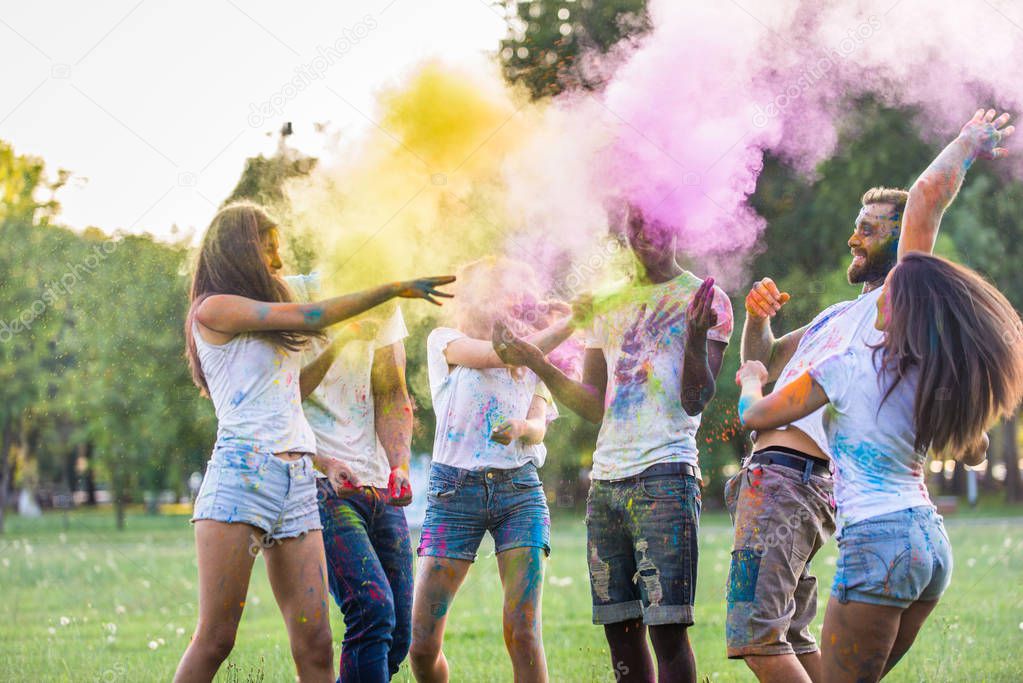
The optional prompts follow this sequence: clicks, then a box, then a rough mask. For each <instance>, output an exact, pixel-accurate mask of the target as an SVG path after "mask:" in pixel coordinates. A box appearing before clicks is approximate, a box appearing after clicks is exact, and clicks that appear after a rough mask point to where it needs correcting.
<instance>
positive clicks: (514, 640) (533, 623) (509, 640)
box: [497, 548, 547, 683]
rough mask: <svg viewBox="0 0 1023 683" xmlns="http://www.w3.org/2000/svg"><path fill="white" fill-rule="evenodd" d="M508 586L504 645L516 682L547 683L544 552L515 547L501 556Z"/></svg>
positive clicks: (503, 581)
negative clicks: (543, 617)
mask: <svg viewBox="0 0 1023 683" xmlns="http://www.w3.org/2000/svg"><path fill="white" fill-rule="evenodd" d="M497 568H498V571H499V572H500V574H501V584H502V585H503V586H504V644H505V646H507V648H508V654H509V655H510V656H511V660H512V670H513V671H514V672H515V683H529V682H532V681H536V682H537V683H546V681H547V658H546V656H545V654H544V651H543V635H542V626H541V624H542V619H541V614H540V612H541V609H540V607H541V605H540V599H541V596H542V595H543V569H544V551H543V549H542V548H513V549H511V550H506V551H504V552H503V553H499V554H498V555H497Z"/></svg>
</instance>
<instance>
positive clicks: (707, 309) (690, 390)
mask: <svg viewBox="0 0 1023 683" xmlns="http://www.w3.org/2000/svg"><path fill="white" fill-rule="evenodd" d="M713 304H714V278H712V277H709V278H707V279H706V280H704V281H703V283H702V284H701V285H700V287H699V289H697V290H696V293H695V294H694V295H693V298H692V301H690V302H689V306H687V307H686V350H685V353H684V355H683V357H682V396H681V399H682V409H683V410H685V411H686V414H688V415H699V414H700V413H702V412H703V409H704V408H705V407H706V406H707V404H708V403H710V399H712V398H713V397H714V392H715V391H717V384H716V380H717V376H718V373H719V372H720V371H721V358H722V356H724V353H725V348H727V346H728V345H727V344H725V343H724V342H720V341H710V342H708V341H707V331H708V330H709V329H710V328H712V327H714V326H715V325H717V321H718V317H717V313H716V312H715V311H714V307H713ZM708 347H709V348H708Z"/></svg>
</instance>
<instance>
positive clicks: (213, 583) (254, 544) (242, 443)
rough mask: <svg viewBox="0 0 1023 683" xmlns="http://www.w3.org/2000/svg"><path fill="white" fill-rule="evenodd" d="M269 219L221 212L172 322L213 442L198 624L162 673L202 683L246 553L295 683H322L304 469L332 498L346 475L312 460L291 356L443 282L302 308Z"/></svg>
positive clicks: (218, 659) (311, 511) (314, 511)
mask: <svg viewBox="0 0 1023 683" xmlns="http://www.w3.org/2000/svg"><path fill="white" fill-rule="evenodd" d="M278 239H279V238H278V233H277V224H276V223H275V221H273V220H272V219H271V218H270V217H269V216H268V215H267V214H266V212H265V211H263V210H262V209H261V208H260V207H258V206H256V205H253V204H248V203H242V204H235V205H232V206H228V207H226V208H224V209H222V210H221V211H220V212H219V213H218V214H217V215H216V216H215V217H214V218H213V221H212V223H211V224H210V227H209V229H208V230H207V232H206V235H205V237H204V239H203V243H202V247H201V249H200V252H199V259H198V263H197V265H196V268H195V274H194V276H193V279H192V290H191V296H190V299H191V307H190V309H189V312H188V317H187V320H186V323H185V338H186V340H187V355H188V361H189V365H190V367H191V370H192V377H193V379H194V380H195V383H196V385H198V386H199V388H200V389H201V390H202V391H203V393H204V394H206V395H208V396H209V397H210V399H211V400H212V401H213V405H214V409H215V411H216V414H217V441H216V444H215V445H214V449H213V455H212V457H211V458H210V461H209V464H208V465H207V468H206V476H205V477H204V478H203V483H202V488H201V489H200V492H199V495H198V498H197V499H196V503H195V511H194V515H193V518H192V521H193V522H194V523H195V540H196V553H197V555H198V565H199V618H198V623H197V625H196V629H195V634H194V635H193V637H192V641H191V643H190V644H189V646H188V649H187V650H185V654H184V656H183V657H182V659H181V662H180V664H179V665H178V670H177V673H176V674H175V677H174V680H175V681H210V680H212V679H213V676H214V675H215V674H216V672H217V669H218V668H219V667H220V664H221V663H222V662H223V661H224V659H225V658H226V657H227V655H228V654H229V653H230V651H231V649H232V647H233V645H234V639H235V634H236V632H237V629H238V622H239V620H240V619H241V614H242V609H243V607H244V605H245V597H246V593H247V591H248V585H249V577H250V574H251V572H252V565H253V562H254V560H255V556H256V555H257V554H258V553H259V551H260V550H262V551H263V556H264V558H265V561H266V569H267V575H268V576H269V578H270V584H271V586H272V588H273V591H274V596H275V598H276V599H277V604H278V606H279V607H280V610H281V614H282V615H283V617H284V621H285V624H286V625H287V629H288V638H289V640H290V643H291V652H292V656H293V657H294V660H295V666H296V668H297V671H298V676H299V679H300V680H302V681H333V680H334V676H333V663H332V659H333V650H332V643H331V633H330V620H329V612H328V607H327V596H328V594H327V588H326V567H325V564H324V552H323V538H322V536H321V531H320V530H321V525H320V516H319V511H318V508H317V502H316V484H315V481H314V478H313V471H312V468H313V467H314V466H315V467H316V468H317V469H319V470H320V471H322V472H323V473H324V474H326V475H327V476H328V478H329V479H330V481H331V483H332V484H333V485H334V486H335V487H336V488H337V490H338V492H339V493H345V492H347V491H348V490H350V489H348V488H346V487H345V483H347V482H348V481H349V480H350V471H349V470H348V468H347V467H346V466H345V465H344V464H343V463H342V462H341V461H340V460H337V459H335V458H330V457H322V456H317V455H315V450H316V449H315V447H316V440H315V437H314V435H313V432H312V430H311V429H310V427H309V423H308V422H306V419H305V415H304V414H303V412H302V400H301V395H300V389H299V378H300V374H301V358H300V354H298V353H297V351H299V350H300V349H301V348H302V347H303V346H304V344H305V343H306V341H307V340H308V339H309V338H310V337H314V336H317V335H318V334H320V330H322V329H323V328H325V327H327V326H329V325H332V324H334V323H337V322H340V321H342V320H345V319H346V318H350V317H352V316H354V315H358V314H359V313H362V312H363V311H366V310H368V309H370V308H372V307H374V306H376V305H378V304H381V303H383V302H385V301H387V300H389V299H392V298H394V297H405V298H420V299H426V300H427V301H430V302H431V303H438V302H437V301H436V300H435V299H434V297H447V296H450V295H448V294H444V293H443V292H439V291H437V290H436V289H435V288H436V287H438V286H440V285H443V284H447V283H449V282H452V281H453V279H454V278H451V277H437V278H424V279H421V280H412V281H408V282H399V283H393V284H388V285H382V286H380V287H375V288H373V289H368V290H365V291H362V292H358V293H355V294H348V295H345V296H339V297H335V298H332V299H326V300H323V301H317V302H313V303H309V304H299V303H294V302H292V297H291V293H290V291H289V289H288V287H287V285H286V284H285V283H284V281H283V280H281V278H280V277H279V276H278V271H279V270H280V269H281V267H282V264H281V259H280V255H279V254H278Z"/></svg>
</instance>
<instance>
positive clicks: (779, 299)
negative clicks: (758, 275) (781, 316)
mask: <svg viewBox="0 0 1023 683" xmlns="http://www.w3.org/2000/svg"><path fill="white" fill-rule="evenodd" d="M789 298H790V297H789V295H788V293H787V292H781V291H778V286H777V285H776V284H774V280H772V279H771V278H769V277H765V278H764V279H763V280H760V281H759V282H756V283H754V284H753V287H752V288H751V289H750V290H749V294H747V295H746V313H748V314H749V315H750V316H751V317H753V318H761V319H763V318H773V317H774V316H775V314H776V313H777V312H778V311H780V310H781V307H782V306H784V305H785V304H786V303H788V300H789Z"/></svg>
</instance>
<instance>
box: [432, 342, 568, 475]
mask: <svg viewBox="0 0 1023 683" xmlns="http://www.w3.org/2000/svg"><path fill="white" fill-rule="evenodd" d="M465 336H466V335H465V334H463V333H461V332H459V331H458V330H455V329H452V328H450V327H438V328H437V329H435V330H434V331H433V332H431V333H430V336H429V337H428V338H427V340H426V360H427V367H428V370H429V374H430V394H431V396H432V397H433V412H434V414H436V416H437V428H436V432H435V435H434V439H433V461H434V462H436V463H440V464H442V465H450V466H451V467H459V468H461V469H465V470H479V469H483V468H485V467H493V468H497V469H514V468H516V467H521V466H522V465H525V464H526V463H530V462H531V463H533V464H534V465H536V466H537V467H542V466H543V463H544V460H545V459H546V457H547V447H546V446H544V445H543V444H542V443H539V444H533V445H528V444H525V443H523V442H522V441H521V440H519V439H516V440H515V441H512V442H511V443H510V444H508V445H503V444H500V443H498V442H496V441H492V440H491V439H490V434H491V432H493V430H494V428H495V427H497V426H498V425H500V424H501V423H502V422H504V421H505V420H509V419H513V418H518V419H525V418H526V416H527V415H528V414H529V406H530V404H532V402H533V397H534V396H540V397H542V398H543V399H544V400H545V401H547V421H548V423H549V422H550V421H552V420H554V419H555V418H556V417H557V409H556V408H555V407H554V402H553V401H552V400H551V395H550V392H548V391H547V387H546V386H544V383H543V382H541V381H540V378H539V377H537V376H536V375H535V374H534V373H533V372H531V371H529V370H525V373H524V376H523V377H522V379H515V378H514V377H513V376H512V374H511V372H509V370H508V369H507V368H487V369H483V370H477V369H474V368H466V367H463V366H461V365H455V366H451V365H448V361H447V358H445V357H444V349H446V348H447V346H448V344H450V343H451V342H453V341H454V340H456V339H462V338H465Z"/></svg>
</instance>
